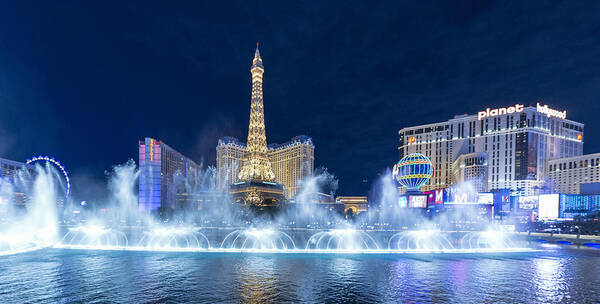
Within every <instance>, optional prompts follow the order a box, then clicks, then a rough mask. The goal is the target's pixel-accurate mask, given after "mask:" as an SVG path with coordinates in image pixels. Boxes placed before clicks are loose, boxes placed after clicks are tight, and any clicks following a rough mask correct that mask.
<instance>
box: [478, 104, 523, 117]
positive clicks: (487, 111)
mask: <svg viewBox="0 0 600 304" xmlns="http://www.w3.org/2000/svg"><path fill="white" fill-rule="evenodd" d="M524 108H525V106H524V105H522V104H516V105H514V106H511V107H508V108H498V109H493V110H492V109H490V108H487V109H485V111H479V113H477V120H482V119H484V118H487V117H494V116H498V115H504V114H512V113H519V112H523V109H524Z"/></svg>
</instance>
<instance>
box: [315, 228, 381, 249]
mask: <svg viewBox="0 0 600 304" xmlns="http://www.w3.org/2000/svg"><path fill="white" fill-rule="evenodd" d="M306 250H307V251H323V252H359V251H372V250H379V245H377V242H376V241H375V240H374V239H373V238H372V237H371V236H370V235H369V234H367V233H366V232H364V231H360V230H355V229H350V228H346V229H333V230H329V231H321V232H317V233H315V234H314V235H312V236H311V237H310V239H308V242H307V244H306Z"/></svg>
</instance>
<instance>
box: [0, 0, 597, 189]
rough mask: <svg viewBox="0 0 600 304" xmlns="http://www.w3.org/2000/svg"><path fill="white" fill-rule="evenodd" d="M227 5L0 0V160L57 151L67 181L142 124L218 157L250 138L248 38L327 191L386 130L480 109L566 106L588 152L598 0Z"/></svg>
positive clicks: (127, 151) (123, 145) (387, 139)
mask: <svg viewBox="0 0 600 304" xmlns="http://www.w3.org/2000/svg"><path fill="white" fill-rule="evenodd" d="M226 2H227V1H189V2H183V1H144V2H143V3H142V2H141V1H139V3H127V2H125V1H115V2H112V3H109V1H97V2H94V3H89V2H88V1H63V2H62V3H60V4H56V3H53V2H52V3H51V1H39V2H28V1H2V3H1V4H0V157H3V158H8V159H14V160H20V161H23V160H25V159H27V158H29V157H31V156H34V155H38V154H42V155H52V156H55V157H56V158H57V159H59V160H60V161H62V162H63V163H64V164H65V165H66V167H67V169H68V170H69V171H70V172H71V174H72V180H73V183H74V184H75V189H76V190H77V185H78V184H79V185H80V186H79V189H80V192H85V191H84V190H82V188H83V186H81V185H84V184H88V183H91V182H93V181H99V182H98V183H100V182H102V181H103V180H104V179H105V176H104V172H105V171H106V170H110V168H111V166H112V165H113V164H119V163H124V162H126V161H127V160H128V159H130V158H132V159H135V160H136V161H137V143H138V140H140V139H143V138H144V137H146V136H148V137H154V138H157V139H161V140H163V141H164V142H166V143H167V144H169V145H170V146H172V147H173V148H175V149H176V150H178V151H180V152H182V153H183V154H184V155H186V156H188V157H190V158H192V159H194V160H196V161H198V162H203V163H204V164H206V165H214V164H215V154H216V153H215V146H216V144H217V139H218V138H219V137H221V136H235V137H237V138H239V139H241V140H242V141H245V140H246V134H247V128H248V116H249V111H250V85H251V83H250V71H249V69H250V65H251V60H252V56H253V54H254V48H255V46H256V42H257V41H259V42H260V43H261V54H262V57H263V61H264V65H265V83H264V104H265V119H266V128H267V140H268V142H269V143H282V142H285V141H288V140H290V139H291V138H292V137H293V136H295V135H298V134H306V135H309V136H311V137H312V138H313V140H314V144H315V146H316V149H315V167H319V166H324V167H327V168H328V169H329V171H330V172H333V173H335V174H336V175H337V176H338V177H339V179H340V182H339V185H340V189H339V191H338V194H345V195H364V194H366V193H367V191H368V190H369V189H370V187H371V183H372V182H373V181H374V180H376V179H377V175H378V174H381V173H382V172H384V171H385V170H386V168H387V167H391V166H392V165H393V163H394V162H396V161H397V160H398V159H397V157H398V153H397V142H398V136H397V131H398V130H399V129H401V128H403V127H407V126H414V125H417V124H424V123H432V122H440V121H445V120H447V119H449V118H452V117H453V116H454V115H455V114H462V113H469V114H475V113H477V111H479V110H481V109H485V108H486V107H500V106H508V105H512V104H515V103H517V102H518V103H523V104H526V105H534V104H535V103H536V102H537V101H541V102H543V103H546V104H548V105H550V106H551V107H553V108H556V109H559V110H563V109H565V110H567V118H569V119H572V120H575V121H579V122H583V123H585V135H586V136H585V145H584V153H592V152H598V151H600V119H598V114H599V113H600V111H599V110H600V105H599V104H598V100H599V98H600V18H599V16H600V1H589V2H585V1H572V2H571V1H564V2H554V1H513V2H511V3H507V2H506V1H498V2H483V1H473V2H460V4H455V3H453V1H440V2H435V1H411V2H405V3H402V2H400V1H389V2H387V3H378V4H377V5H373V4H371V3H369V2H371V1H356V2H353V1H339V2H334V1H310V2H300V1H273V2H255V1H240V2H238V3H231V2H229V3H226ZM365 181H366V182H365Z"/></svg>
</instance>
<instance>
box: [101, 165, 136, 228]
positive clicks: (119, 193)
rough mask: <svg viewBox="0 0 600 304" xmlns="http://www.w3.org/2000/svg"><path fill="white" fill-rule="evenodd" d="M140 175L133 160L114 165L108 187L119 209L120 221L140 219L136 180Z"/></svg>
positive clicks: (123, 222)
mask: <svg viewBox="0 0 600 304" xmlns="http://www.w3.org/2000/svg"><path fill="white" fill-rule="evenodd" d="M139 175H140V171H139V170H138V169H137V167H136V164H135V162H134V161H133V160H131V159H130V160H129V161H127V162H126V163H125V164H122V165H117V166H114V167H113V170H112V172H111V173H110V175H109V181H108V188H109V190H110V192H111V195H112V201H113V203H114V204H115V205H114V208H116V210H117V217H118V220H119V223H121V224H125V223H128V222H129V223H131V222H133V221H135V220H137V219H139V215H140V213H139V211H138V197H137V194H136V193H137V191H136V182H137V179H138V177H139Z"/></svg>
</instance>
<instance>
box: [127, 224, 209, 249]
mask: <svg viewBox="0 0 600 304" xmlns="http://www.w3.org/2000/svg"><path fill="white" fill-rule="evenodd" d="M137 247H138V248H140V249H145V250H207V249H209V248H210V242H209V241H208V238H207V237H206V235H204V234H203V233H202V232H199V231H196V230H195V229H191V228H180V227H177V228H172V227H169V228H155V229H153V230H151V231H146V232H144V236H143V237H142V239H141V240H140V241H139V243H138V245H137Z"/></svg>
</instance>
